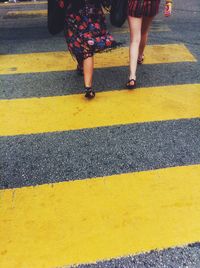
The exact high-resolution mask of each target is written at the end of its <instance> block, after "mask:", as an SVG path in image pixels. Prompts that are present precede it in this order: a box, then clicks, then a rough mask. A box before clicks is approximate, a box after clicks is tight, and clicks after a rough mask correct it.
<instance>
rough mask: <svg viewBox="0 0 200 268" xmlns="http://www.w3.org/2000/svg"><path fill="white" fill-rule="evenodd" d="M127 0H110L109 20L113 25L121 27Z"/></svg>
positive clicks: (125, 16)
mask: <svg viewBox="0 0 200 268" xmlns="http://www.w3.org/2000/svg"><path fill="white" fill-rule="evenodd" d="M127 10H128V0H112V3H111V11H110V22H111V24H112V25H113V26H115V27H121V26H122V25H123V24H124V23H125V21H126V19H127V14H128V12H127Z"/></svg>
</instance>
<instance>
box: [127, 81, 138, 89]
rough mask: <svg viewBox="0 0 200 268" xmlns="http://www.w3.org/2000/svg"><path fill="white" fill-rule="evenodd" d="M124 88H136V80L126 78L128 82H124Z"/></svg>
mask: <svg viewBox="0 0 200 268" xmlns="http://www.w3.org/2000/svg"><path fill="white" fill-rule="evenodd" d="M132 82H134V84H132ZM126 88H127V89H135V88H136V80H135V79H130V80H128V82H127V83H126Z"/></svg>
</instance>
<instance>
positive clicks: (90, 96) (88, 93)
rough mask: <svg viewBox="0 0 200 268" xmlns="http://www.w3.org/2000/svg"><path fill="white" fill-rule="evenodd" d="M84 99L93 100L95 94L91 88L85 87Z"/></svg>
mask: <svg viewBox="0 0 200 268" xmlns="http://www.w3.org/2000/svg"><path fill="white" fill-rule="evenodd" d="M85 97H86V98H87V99H93V98H94V97H95V92H94V91H93V90H92V88H91V87H85Z"/></svg>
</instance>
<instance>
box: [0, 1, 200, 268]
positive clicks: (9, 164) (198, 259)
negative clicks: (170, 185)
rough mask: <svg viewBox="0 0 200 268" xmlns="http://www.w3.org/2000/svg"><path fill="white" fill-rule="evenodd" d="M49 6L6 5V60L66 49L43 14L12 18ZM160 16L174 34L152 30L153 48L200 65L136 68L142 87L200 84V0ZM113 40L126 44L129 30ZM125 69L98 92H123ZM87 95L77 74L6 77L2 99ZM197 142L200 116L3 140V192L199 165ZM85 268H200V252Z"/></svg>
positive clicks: (99, 75) (2, 18)
mask: <svg viewBox="0 0 200 268" xmlns="http://www.w3.org/2000/svg"><path fill="white" fill-rule="evenodd" d="M44 7H45V5H44V6H42V5H41V6H39V7H38V6H37V5H36V6H34V7H25V6H19V7H13V6H12V7H9V6H7V7H0V43H1V45H0V55H2V54H21V53H32V52H47V51H59V50H60V51H63V50H65V49H66V44H65V42H64V38H63V35H62V34H59V35H58V36H55V37H52V36H50V34H49V33H48V31H47V28H46V18H45V17H32V18H20V17H18V18H9V17H7V16H6V14H7V12H8V11H12V10H25V9H29V10H30V9H41V8H44ZM158 19H159V20H162V23H164V24H167V25H168V27H169V28H170V29H171V31H164V32H162V31H161V32H151V33H150V38H149V43H150V44H166V43H167V44H170V43H184V44H185V45H186V46H187V48H188V49H189V50H190V51H191V52H192V53H193V55H194V56H195V57H196V58H197V62H195V63H173V64H165V65H144V66H142V67H141V68H139V71H138V87H139V88H140V87H150V86H158V85H159V86H163V85H175V84H190V83H200V31H199V25H200V2H199V0H190V1H187V0H176V1H175V4H174V14H173V16H172V17H171V18H170V19H165V18H163V17H162V15H161V14H160V15H159V16H158ZM111 30H112V28H111ZM115 36H116V38H117V39H118V40H119V41H122V42H123V43H124V45H127V44H128V35H127V34H126V33H123V34H115ZM172 53H173V51H172ZM127 72H128V69H127V67H115V68H108V69H101V70H100V69H99V70H96V72H95V88H96V89H97V92H98V91H106V90H108V91H110V90H119V89H121V88H122V87H123V81H125V80H126V77H127ZM108 76H109V79H107V77H108ZM81 90H82V80H81V78H78V79H77V76H76V74H75V73H74V72H73V71H70V72H51V73H38V74H34V73H30V74H18V75H1V76H0V99H14V98H30V97H41V96H58V95H59V96H60V95H68V94H75V93H81ZM199 137H200V119H199V118H196V119H192V120H190V119H188V120H177V121H165V122H164V121H163V122H160V123H158V122H153V123H141V124H130V125H126V126H115V127H104V128H96V129H86V130H80V131H70V132H57V133H47V134H38V135H28V136H13V137H0V152H1V160H0V188H1V189H7V188H14V187H23V186H29V185H37V184H44V183H54V182H59V181H69V180H77V179H85V178H92V177H103V176H106V175H111V174H120V173H126V172H134V171H141V170H151V169H157V168H165V167H172V166H182V165H191V164H199V163H200V138H199ZM136 152H137V157H136V156H135V155H136ZM197 242H198V241H197ZM79 267H80V268H86V267H87V268H90V267H91V268H92V267H99V268H100V267H109V268H114V267H116V268H117V267H119V268H122V267H123V268H131V267H136V268H143V267H145V268H146V267H152V268H158V267H159V268H164V267H167V268H169V267H173V268H181V267H188V268H199V267H200V247H199V243H196V244H193V245H188V246H183V247H181V248H175V249H168V250H164V251H153V252H150V253H147V254H142V255H138V256H130V257H127V258H121V259H116V260H110V261H106V262H100V263H98V264H94V265H82V266H79Z"/></svg>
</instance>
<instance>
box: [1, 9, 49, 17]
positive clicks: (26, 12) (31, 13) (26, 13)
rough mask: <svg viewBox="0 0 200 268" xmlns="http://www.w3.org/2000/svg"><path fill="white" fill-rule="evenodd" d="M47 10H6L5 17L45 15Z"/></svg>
mask: <svg viewBox="0 0 200 268" xmlns="http://www.w3.org/2000/svg"><path fill="white" fill-rule="evenodd" d="M46 15H47V10H23V11H8V12H7V14H6V17H28V16H46Z"/></svg>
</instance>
